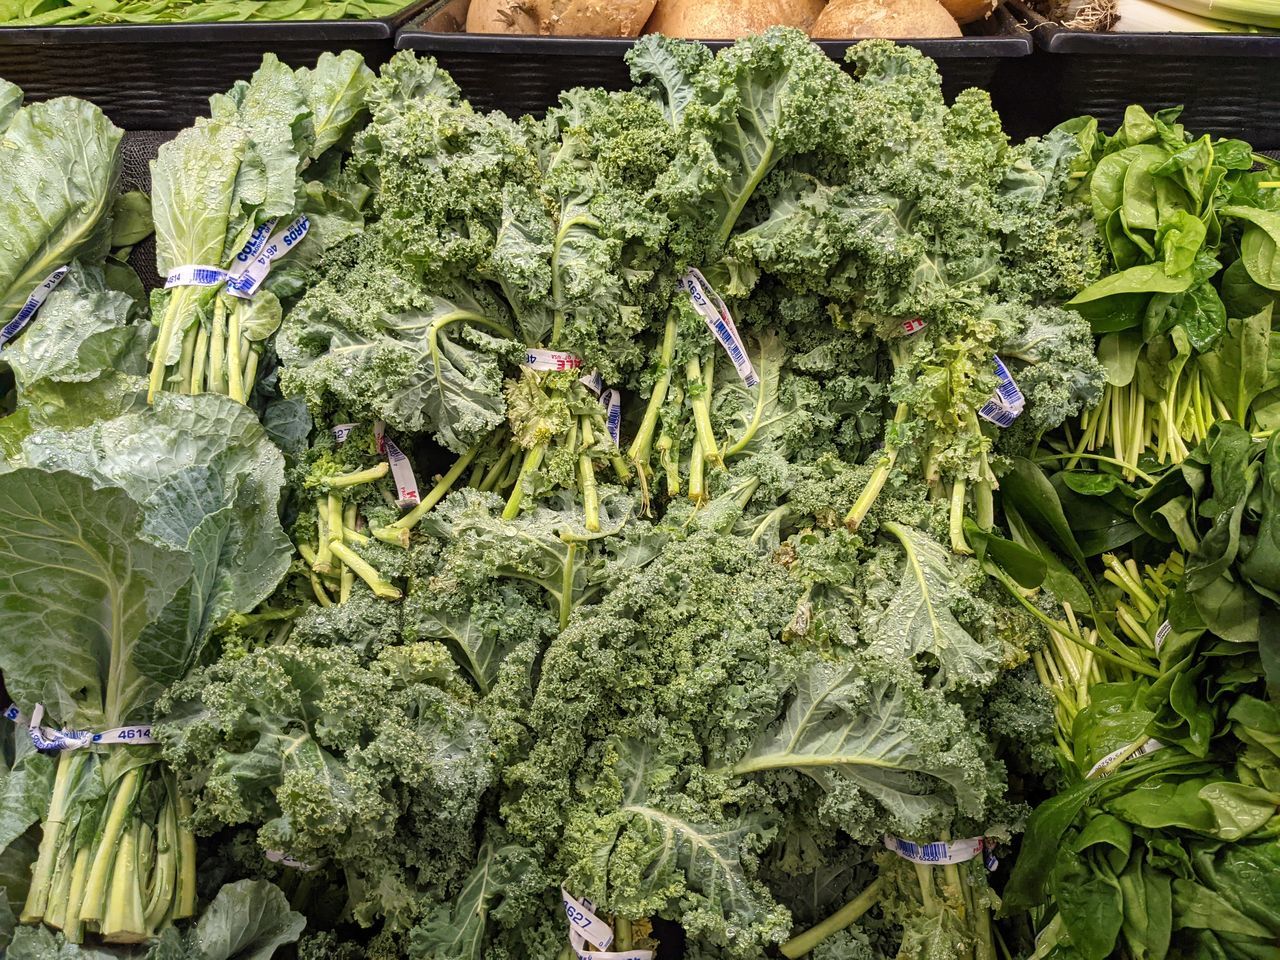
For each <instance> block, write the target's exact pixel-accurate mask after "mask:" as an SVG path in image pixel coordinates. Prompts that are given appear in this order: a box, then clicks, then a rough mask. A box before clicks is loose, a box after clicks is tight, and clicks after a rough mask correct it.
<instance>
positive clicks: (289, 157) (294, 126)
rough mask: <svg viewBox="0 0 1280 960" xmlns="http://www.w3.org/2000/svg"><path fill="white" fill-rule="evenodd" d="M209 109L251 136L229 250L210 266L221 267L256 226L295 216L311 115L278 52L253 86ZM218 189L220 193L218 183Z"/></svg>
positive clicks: (233, 204)
mask: <svg viewBox="0 0 1280 960" xmlns="http://www.w3.org/2000/svg"><path fill="white" fill-rule="evenodd" d="M209 107H210V111H211V114H212V117H213V119H214V121H215V122H217V121H219V120H221V121H224V122H226V123H229V124H230V123H234V124H236V125H237V126H238V127H239V128H240V129H241V130H242V131H244V133H245V135H246V136H247V137H248V146H247V148H246V150H245V154H244V160H243V162H242V164H241V166H240V169H239V171H237V174H236V180H235V189H234V191H233V193H232V196H231V200H230V206H229V209H230V214H231V215H230V217H229V218H228V221H227V223H226V242H225V245H224V247H223V249H222V250H221V251H220V256H219V257H218V259H217V260H216V261H206V262H209V263H213V264H215V265H218V266H220V265H222V264H224V263H228V262H230V259H231V258H232V257H234V256H235V255H236V254H237V253H239V252H240V250H241V249H243V247H244V244H245V243H246V242H247V240H248V235H249V234H250V233H251V232H252V230H253V228H254V227H255V226H257V225H258V224H260V223H263V222H265V221H267V220H269V219H271V218H273V217H283V216H285V215H286V214H290V213H292V212H293V210H294V207H295V205H296V203H297V190H298V169H299V167H300V166H301V164H302V160H303V157H304V155H305V153H306V150H307V148H308V147H309V143H308V142H307V136H308V134H309V133H310V120H311V114H310V108H309V107H308V105H307V102H306V100H305V99H304V97H303V91H302V88H301V86H300V84H299V82H298V79H297V77H295V76H294V72H293V68H292V67H289V66H287V65H285V64H283V63H281V62H280V60H279V59H278V58H277V57H276V56H275V54H272V53H268V54H266V55H265V56H263V58H262V65H261V66H260V67H259V68H258V69H257V70H256V71H255V72H254V74H253V76H252V77H251V78H250V79H249V80H248V81H244V80H241V81H240V82H238V83H237V84H236V85H235V86H233V87H232V88H231V89H230V90H228V91H227V92H226V93H225V94H217V95H215V96H213V97H210V98H209ZM213 188H214V189H218V187H217V186H216V180H215V184H214V185H213Z"/></svg>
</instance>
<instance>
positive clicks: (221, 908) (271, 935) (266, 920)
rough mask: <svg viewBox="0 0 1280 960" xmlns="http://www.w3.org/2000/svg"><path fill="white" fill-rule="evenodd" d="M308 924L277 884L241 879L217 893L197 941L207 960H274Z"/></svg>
mask: <svg viewBox="0 0 1280 960" xmlns="http://www.w3.org/2000/svg"><path fill="white" fill-rule="evenodd" d="M306 925H307V921H306V918H305V917H303V916H302V914H300V913H295V912H294V911H293V910H291V909H290V908H289V901H288V899H287V898H286V897H285V895H284V894H283V893H281V892H280V888H279V887H277V886H275V884H272V883H268V882H267V881H265V880H240V881H237V882H236V883H229V884H227V885H225V886H224V887H223V888H222V889H221V890H219V891H218V895H217V896H216V897H214V898H213V903H211V904H209V909H208V910H206V911H205V912H204V915H203V916H202V917H201V918H200V921H199V922H198V923H197V924H196V929H195V940H196V943H197V944H198V945H199V947H200V951H201V953H202V954H203V956H204V958H205V960H272V958H273V957H274V956H275V954H276V951H277V950H278V949H280V947H283V946H284V945H285V944H288V943H295V942H297V939H298V936H299V935H300V934H301V933H302V928H303V927H305V926H306Z"/></svg>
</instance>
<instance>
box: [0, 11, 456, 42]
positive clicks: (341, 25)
mask: <svg viewBox="0 0 1280 960" xmlns="http://www.w3.org/2000/svg"><path fill="white" fill-rule="evenodd" d="M433 2H434V0H412V2H410V3H406V4H405V5H404V6H403V7H401V8H400V10H399V11H397V12H396V13H393V14H391V15H390V16H386V17H379V18H377V19H375V20H277V21H254V22H248V21H239V22H236V21H220V22H217V23H112V24H83V25H80V26H40V27H30V26H4V25H0V46H63V45H76V44H121V43H135V44H199V43H209V42H211V41H212V42H236V41H240V42H246V43H290V42H292V43H314V42H316V41H323V42H328V41H331V40H332V41H335V42H342V41H371V40H372V41H378V40H383V41H388V40H394V39H395V36H396V33H397V32H398V31H399V30H400V29H401V28H403V27H404V26H405V25H406V24H408V23H411V22H412V21H413V20H414V19H415V18H416V17H417V16H419V15H420V14H421V13H422V12H423V11H424V10H426V8H427V7H429V6H430V5H431V4H432V3H433Z"/></svg>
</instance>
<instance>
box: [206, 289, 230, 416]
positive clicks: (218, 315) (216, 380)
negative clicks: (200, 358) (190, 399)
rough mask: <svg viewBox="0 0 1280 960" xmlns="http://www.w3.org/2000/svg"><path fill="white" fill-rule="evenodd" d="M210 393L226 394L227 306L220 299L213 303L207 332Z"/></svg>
mask: <svg viewBox="0 0 1280 960" xmlns="http://www.w3.org/2000/svg"><path fill="white" fill-rule="evenodd" d="M208 388H209V392H210V393H221V394H225V393H226V392H227V305H226V303H225V302H224V301H223V299H222V298H221V297H218V298H216V299H215V300H214V301H213V329H212V330H211V331H210V332H209V383H208Z"/></svg>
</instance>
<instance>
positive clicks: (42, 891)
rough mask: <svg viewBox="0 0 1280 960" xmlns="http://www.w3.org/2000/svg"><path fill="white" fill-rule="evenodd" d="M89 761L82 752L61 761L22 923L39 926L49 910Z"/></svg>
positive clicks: (69, 754) (61, 756)
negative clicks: (76, 790) (60, 857)
mask: <svg viewBox="0 0 1280 960" xmlns="http://www.w3.org/2000/svg"><path fill="white" fill-rule="evenodd" d="M88 760H89V756H88V754H87V753H81V752H79V751H67V752H65V753H63V754H61V755H60V756H59V757H58V769H57V772H56V773H55V774H54V778H53V794H52V795H51V796H50V798H49V812H48V814H47V815H46V816H45V818H44V823H42V824H41V834H40V849H39V852H38V853H37V855H36V862H35V866H34V867H32V870H31V886H30V887H28V888H27V901H26V904H25V905H24V906H23V908H22V917H21V919H22V922H23V923H39V922H40V921H41V920H43V919H44V915H45V913H46V912H47V910H48V906H49V888H50V886H51V883H52V880H53V874H54V869H55V867H56V865H57V856H58V851H59V850H60V849H61V847H62V831H63V829H64V828H65V827H66V822H67V814H68V813H69V812H70V809H71V796H72V793H73V788H74V787H75V785H76V784H77V783H78V781H79V780H80V774H81V769H82V767H83V766H84V764H85V763H87V762H88Z"/></svg>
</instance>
